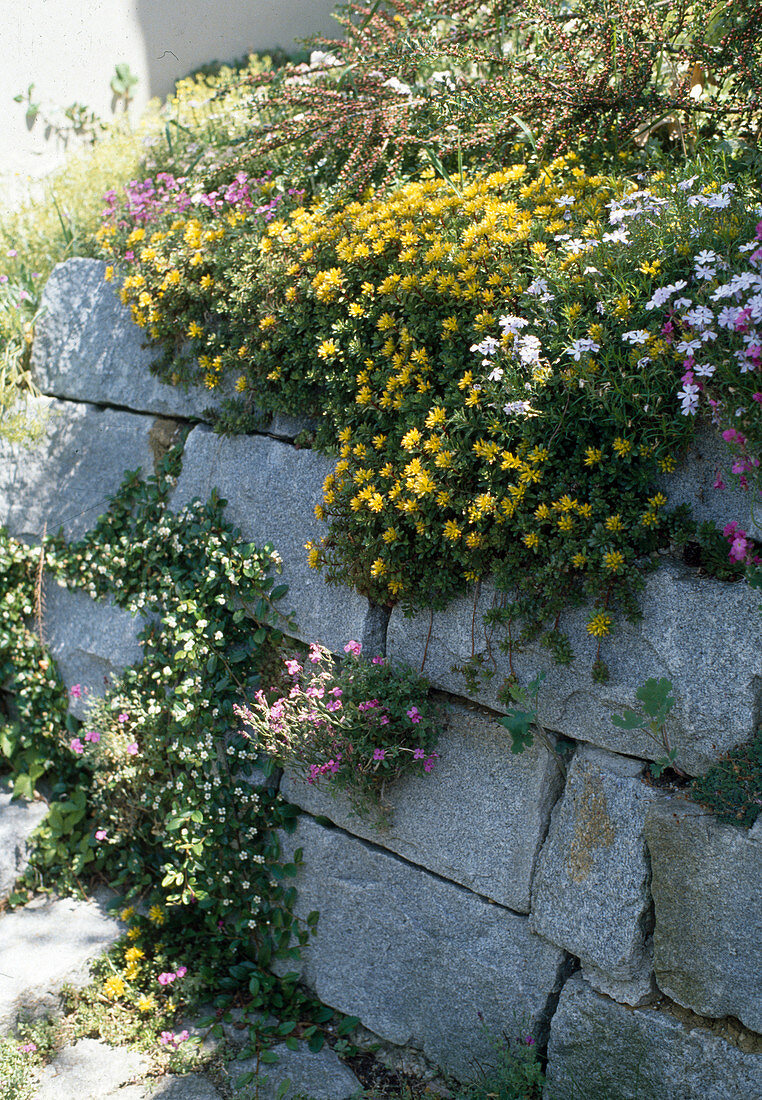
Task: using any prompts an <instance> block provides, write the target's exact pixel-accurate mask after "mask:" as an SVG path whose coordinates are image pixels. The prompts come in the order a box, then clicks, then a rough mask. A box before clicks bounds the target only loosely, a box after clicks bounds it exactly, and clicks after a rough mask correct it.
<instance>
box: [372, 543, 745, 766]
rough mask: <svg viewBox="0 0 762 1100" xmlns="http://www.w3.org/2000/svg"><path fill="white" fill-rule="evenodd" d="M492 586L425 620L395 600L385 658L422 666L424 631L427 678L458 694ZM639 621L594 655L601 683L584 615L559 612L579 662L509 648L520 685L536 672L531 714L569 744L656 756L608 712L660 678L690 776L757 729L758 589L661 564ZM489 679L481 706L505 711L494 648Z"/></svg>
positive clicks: (623, 626) (632, 702) (657, 749)
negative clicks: (538, 679)
mask: <svg viewBox="0 0 762 1100" xmlns="http://www.w3.org/2000/svg"><path fill="white" fill-rule="evenodd" d="M494 597H495V593H494V590H493V589H492V588H491V587H490V585H489V584H484V585H483V586H482V589H481V592H480V595H479V598H478V600H477V607H476V610H474V602H473V598H463V599H460V600H455V601H453V602H452V603H451V604H450V606H449V607H448V608H447V609H446V610H444V611H441V612H436V613H435V614H434V616H433V623H432V622H431V620H430V618H429V615H428V614H422V615H418V616H415V617H414V618H404V616H403V615H402V613H401V612H400V611H399V610H398V609H396V608H395V610H394V611H393V612H392V616H391V619H390V622H389V632H388V636H387V654H388V656H389V657H390V658H391V659H392V660H399V661H404V662H406V663H407V664H410V665H412V666H413V667H418V668H420V666H421V660H422V658H423V654H424V651H425V650H426V643H427V637H428V635H429V630H431V636H430V637H429V639H428V656H427V660H426V665H425V668H424V673H425V675H426V676H427V677H428V678H429V680H430V681H431V682H432V683H433V684H434V685H435V686H436V687H440V688H443V689H445V690H447V691H452V692H455V693H460V694H463V692H464V681H463V679H462V677H461V676H460V675H459V674H457V673H453V672H452V667H453V665H462V664H463V663H464V662H465V661H467V660H468V659H469V658H470V656H471V653H472V638H473V634H472V631H473V624H474V622H475V623H476V626H477V639H476V642H477V649H480V648H481V649H484V648H485V647H486V639H485V637H484V629H485V628H484V625H483V623H482V615H483V613H484V612H485V611H488V610H489V609H490V607H491V606H492V605H493V601H494ZM640 606H641V609H642V612H643V619H642V621H641V622H638V623H627V622H625V621H623V620H621V621H620V620H617V623H616V629H615V632H614V634H613V635H612V637H611V639H610V640H609V641H608V642H607V643H606V645H605V647H604V650H603V657H604V658H605V660H606V663H607V665H608V667H609V671H610V677H609V680H608V682H607V683H605V684H598V683H595V682H594V680H593V678H592V675H591V668H592V665H593V661H594V659H595V651H596V642H595V639H593V638H591V637H590V635H589V634H588V633H587V630H586V629H585V624H586V621H587V611H586V610H585V609H584V608H576V609H572V610H570V611H568V612H566V613H565V614H564V615H562V616H561V622H560V626H561V629H562V630H565V631H567V633H568V634H569V637H570V640H571V643H572V647H573V649H574V652H575V655H576V659H575V660H574V661H573V662H572V664H571V665H568V666H562V665H558V664H555V663H554V662H553V660H552V657H551V656H550V654H549V653H548V652H547V650H545V649H543V648H542V647H541V646H539V645H531V646H528V647H527V648H526V649H525V650H524V651H523V652H522V653H515V654H514V656H513V668H514V670H515V671H516V673H517V675H518V677H519V679H520V681H521V682H522V683H524V684H526V683H529V682H530V681H531V680H532V679H533V678H534V677H535V676H536V675H537V673H538V672H540V671H541V670H545V671H546V672H547V679H546V680H545V683H544V684H543V686H542V690H541V693H540V703H539V715H540V721H541V722H542V723H543V724H544V725H545V727H546V728H547V729H550V730H557V731H560V732H562V733H563V734H564V735H565V736H567V737H570V738H573V739H574V740H578V741H588V742H590V743H592V744H593V745H597V746H599V747H600V748H604V749H610V750H611V751H612V752H618V753H623V754H624V755H626V756H635V757H641V758H644V759H647V760H655V759H658V757H660V756H662V755H663V754H664V749H663V748H662V747H661V746H660V745H658V744H657V743H656V742H655V741H654V740H653V739H652V738H651V737H650V736H649V735H648V734H646V733H645V732H642V731H638V730H620V729H617V727H616V726H614V725H613V724H612V722H611V715H612V714H618V713H621V711H622V709H624V708H629V709H635V708H636V707H637V699H636V695H635V693H636V691H637V690H638V688H639V687H641V685H642V684H643V683H644V681H645V680H647V679H648V678H650V677H655V678H656V679H659V678H660V677H666V678H667V679H669V680H671V682H672V684H673V685H674V694H675V697H676V705H675V707H674V708H673V711H672V714H671V716H670V719H669V721H668V726H667V730H668V733H669V736H670V738H671V743H672V745H673V746H674V747H675V748H676V749H677V763H678V765H679V766H680V767H682V768H683V769H684V770H685V771H687V772H688V773H689V774H691V775H698V774H701V773H703V772H704V771H706V770H707V769H708V768H709V767H710V766H711V765H712V763H713V762H714V761H715V760H716V759H717V758H718V757H719V756H720V755H722V754H723V753H725V752H727V751H728V750H730V749H732V748H734V747H735V746H736V745H739V744H741V743H742V742H745V741H748V740H749V739H750V738H751V736H752V735H753V734H754V732H755V731H756V729H757V726H758V723H759V716H760V709H761V707H762V657H761V656H760V655H762V616H761V615H760V614H759V593H757V592H755V591H754V590H753V589H751V588H749V586H748V585H747V584H746V583H745V582H740V583H736V584H728V583H723V582H721V581H717V580H714V579H712V578H709V577H702V576H699V575H698V573H697V572H696V571H695V570H690V569H688V567H687V566H683V565H680V564H677V563H675V562H665V563H663V564H662V565H661V566H660V567H659V569H658V570H657V571H656V572H655V573H653V574H651V575H650V576H649V577H648V578H647V579H646V586H645V591H644V592H643V593H642V595H641V596H640ZM492 654H493V656H494V658H495V660H496V662H497V668H496V675H495V676H494V677H493V678H492V679H491V680H490V681H489V682H488V683H487V684H485V685H482V686H481V687H480V688H479V689H478V691H477V692H476V694H475V696H474V697H475V698H477V699H478V701H479V702H482V703H484V704H486V705H487V706H490V707H493V708H494V709H496V710H500V711H504V710H505V707H504V706H503V705H502V704H501V703H500V702H499V701H498V699H497V691H498V689H499V687H500V685H501V684H502V683H503V682H504V680H505V679H506V678H507V677H508V675H509V672H510V668H509V665H508V658H507V657H506V656H503V655H502V654H501V653H500V652H499V650H498V649H497V647H496V646H495V645H494V644H493V645H492Z"/></svg>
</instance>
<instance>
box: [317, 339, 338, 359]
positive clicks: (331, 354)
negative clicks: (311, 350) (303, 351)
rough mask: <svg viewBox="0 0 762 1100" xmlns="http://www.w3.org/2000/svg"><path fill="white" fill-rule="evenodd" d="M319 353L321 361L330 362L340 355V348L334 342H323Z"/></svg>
mask: <svg viewBox="0 0 762 1100" xmlns="http://www.w3.org/2000/svg"><path fill="white" fill-rule="evenodd" d="M317 353H318V357H319V358H320V359H326V360H328V361H330V360H332V359H335V358H336V356H337V355H338V354H339V348H338V345H337V344H336V342H335V341H334V340H323V342H322V344H321V345H320V346H319V347H318V349H317Z"/></svg>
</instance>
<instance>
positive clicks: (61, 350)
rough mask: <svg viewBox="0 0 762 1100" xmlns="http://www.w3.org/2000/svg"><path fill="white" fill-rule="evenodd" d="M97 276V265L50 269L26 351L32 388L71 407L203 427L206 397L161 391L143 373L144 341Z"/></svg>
mask: <svg viewBox="0 0 762 1100" xmlns="http://www.w3.org/2000/svg"><path fill="white" fill-rule="evenodd" d="M105 271H106V265H105V263H102V262H101V261H100V260H88V259H82V258H76V259H72V260H66V261H65V262H64V263H60V264H57V265H56V267H54V269H53V272H52V274H51V276H50V278H49V279H48V282H47V284H46V286H45V289H44V291H43V294H42V303H41V311H42V312H41V316H40V318H39V320H38V321H37V323H36V326H35V336H34V345H33V347H32V369H33V371H34V373H35V376H36V379H37V384H38V386H39V388H40V389H41V390H42V392H43V393H46V394H51V395H52V396H53V397H66V398H70V399H72V400H74V401H91V402H93V403H94V404H96V405H122V406H124V408H127V409H134V410H136V411H137V412H149V413H156V414H158V415H160V416H180V417H191V418H195V419H203V416H204V410H205V409H208V408H209V407H210V406H213V405H215V404H216V403H217V402H216V401H215V399H214V397H213V396H212V394H210V393H209V392H208V391H206V390H204V389H199V388H193V389H191V390H189V391H187V392H186V391H185V390H183V389H181V388H179V387H177V386H168V385H165V383H163V382H160V381H159V379H158V378H157V377H156V376H155V375H153V374H152V373H151V371H150V365H151V363H152V362H153V361H154V360H155V359H156V358H157V357H158V354H159V352H158V350H157V349H156V348H155V347H151V346H150V345H147V344H146V338H147V337H146V333H145V332H144V331H143V330H142V329H140V328H138V326H137V325H135V324H134V323H133V321H132V318H131V317H130V311H129V309H128V308H127V307H126V306H124V305H122V303H121V302H120V300H119V296H118V294H117V290H116V287H115V286H114V284H109V283H107V282H106V281H105V279H104V274H105Z"/></svg>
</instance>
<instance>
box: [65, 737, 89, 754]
mask: <svg viewBox="0 0 762 1100" xmlns="http://www.w3.org/2000/svg"><path fill="white" fill-rule="evenodd" d="M69 747H70V749H71V751H72V752H73V753H74V754H75V755H76V756H81V755H82V753H83V752H84V751H85V746H84V745H83V744H82V742H81V741H80V739H79V738H78V737H72V739H71V741H70V742H69Z"/></svg>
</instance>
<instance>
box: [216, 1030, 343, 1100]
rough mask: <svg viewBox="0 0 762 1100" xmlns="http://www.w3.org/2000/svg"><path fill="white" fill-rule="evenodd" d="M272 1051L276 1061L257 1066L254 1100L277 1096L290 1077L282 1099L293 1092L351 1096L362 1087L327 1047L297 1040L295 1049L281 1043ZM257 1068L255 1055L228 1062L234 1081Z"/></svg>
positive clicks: (322, 1099)
mask: <svg viewBox="0 0 762 1100" xmlns="http://www.w3.org/2000/svg"><path fill="white" fill-rule="evenodd" d="M273 1053H275V1054H277V1055H278V1061H277V1062H274V1063H273V1064H272V1065H268V1066H263V1067H260V1076H259V1080H258V1082H257V1084H258V1088H257V1100H276V1097H278V1089H279V1088H280V1086H281V1084H282V1083H283V1082H284V1081H286V1080H288V1081H290V1087H289V1088H288V1089H287V1090H286V1093H285V1096H284V1097H283V1098H282V1100H293V1098H294V1097H296V1096H299V1097H301V1096H308V1097H309V1098H310V1100H350V1098H351V1097H353V1096H356V1095H357V1094H358V1093H359V1092H360V1090H361V1089H362V1085H361V1084H360V1082H359V1081H358V1080H357V1078H356V1077H355V1075H354V1073H352V1071H351V1069H349V1068H348V1067H347V1066H345V1065H344V1063H343V1062H342V1061H341V1059H340V1058H339V1056H338V1055H337V1054H334V1052H333V1051H332V1050H331V1049H330V1047H323V1049H322V1050H320V1051H318V1052H317V1053H314V1052H313V1051H311V1050H309V1049H308V1047H307V1046H306V1045H305V1044H300V1045H299V1049H298V1050H289V1048H288V1047H287V1046H285V1044H280V1045H279V1046H276V1047H273ZM256 1069H257V1060H256V1058H248V1059H243V1060H241V1061H238V1062H231V1063H230V1065H229V1066H228V1072H229V1073H230V1079H231V1081H232V1083H233V1085H235V1082H236V1080H237V1079H239V1078H240V1077H241V1076H242V1075H243V1074H244V1073H252V1072H256ZM278 1100H281V1098H280V1097H278Z"/></svg>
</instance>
